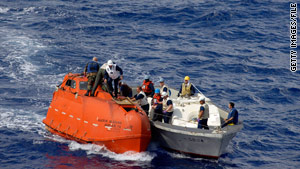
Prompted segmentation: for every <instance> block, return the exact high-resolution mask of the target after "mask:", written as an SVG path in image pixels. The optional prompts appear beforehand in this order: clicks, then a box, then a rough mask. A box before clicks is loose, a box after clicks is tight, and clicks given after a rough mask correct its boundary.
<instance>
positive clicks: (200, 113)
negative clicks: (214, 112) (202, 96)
mask: <svg viewBox="0 0 300 169" xmlns="http://www.w3.org/2000/svg"><path fill="white" fill-rule="evenodd" d="M204 110H205V108H204V106H201V107H200V110H199V115H198V119H201V118H202V116H203V114H204Z"/></svg>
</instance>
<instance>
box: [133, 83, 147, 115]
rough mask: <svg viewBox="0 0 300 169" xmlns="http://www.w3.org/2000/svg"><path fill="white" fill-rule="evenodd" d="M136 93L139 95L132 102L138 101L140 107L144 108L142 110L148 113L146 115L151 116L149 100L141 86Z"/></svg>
mask: <svg viewBox="0 0 300 169" xmlns="http://www.w3.org/2000/svg"><path fill="white" fill-rule="evenodd" d="M136 91H137V93H138V94H137V95H135V96H134V97H133V98H132V99H131V100H132V101H135V100H138V102H139V105H140V106H141V107H142V109H143V110H144V111H145V112H146V114H147V116H148V114H149V103H148V100H147V96H146V94H145V92H143V90H142V87H141V86H138V87H137V88H136Z"/></svg>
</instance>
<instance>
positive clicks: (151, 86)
mask: <svg viewBox="0 0 300 169" xmlns="http://www.w3.org/2000/svg"><path fill="white" fill-rule="evenodd" d="M149 87H150V89H151V96H153V95H154V91H155V89H154V86H153V83H150V85H149Z"/></svg>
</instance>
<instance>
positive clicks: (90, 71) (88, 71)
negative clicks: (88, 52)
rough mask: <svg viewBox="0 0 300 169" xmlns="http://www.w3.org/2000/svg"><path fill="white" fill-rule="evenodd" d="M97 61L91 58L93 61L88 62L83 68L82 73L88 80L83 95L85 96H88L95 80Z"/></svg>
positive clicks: (97, 68) (97, 67)
mask: <svg viewBox="0 0 300 169" xmlns="http://www.w3.org/2000/svg"><path fill="white" fill-rule="evenodd" d="M97 61H98V59H97V58H96V57H93V60H92V61H90V62H88V63H87V64H86V66H85V68H84V71H83V73H84V75H85V76H87V78H88V86H87V92H86V93H85V96H88V95H89V93H90V91H91V90H92V85H93V83H94V82H95V80H96V75H97V72H98V70H99V63H98V62H97Z"/></svg>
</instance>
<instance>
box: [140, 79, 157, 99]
mask: <svg viewBox="0 0 300 169" xmlns="http://www.w3.org/2000/svg"><path fill="white" fill-rule="evenodd" d="M144 79H145V80H144V81H143V85H142V89H143V91H144V92H145V94H146V96H150V97H152V96H153V94H154V84H153V83H152V81H151V80H149V79H150V78H149V76H148V75H146V76H145V78H144Z"/></svg>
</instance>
